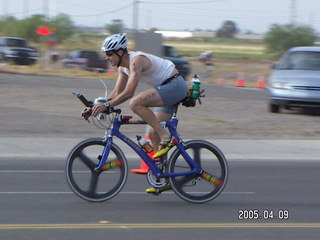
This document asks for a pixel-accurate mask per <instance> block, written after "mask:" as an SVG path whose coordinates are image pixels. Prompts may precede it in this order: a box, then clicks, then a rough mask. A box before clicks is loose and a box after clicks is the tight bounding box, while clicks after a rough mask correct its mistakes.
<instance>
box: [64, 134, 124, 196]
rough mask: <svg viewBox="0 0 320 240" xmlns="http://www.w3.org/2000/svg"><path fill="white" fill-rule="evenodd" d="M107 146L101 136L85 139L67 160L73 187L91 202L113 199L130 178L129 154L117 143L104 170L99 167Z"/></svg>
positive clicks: (77, 193)
mask: <svg viewBox="0 0 320 240" xmlns="http://www.w3.org/2000/svg"><path fill="white" fill-rule="evenodd" d="M104 147H105V142H103V141H102V139H100V138H91V139H87V140H84V141H82V142H80V143H79V144H78V145H76V146H75V147H74V148H73V150H72V151H71V152H70V154H69V156H68V160H67V163H66V170H65V172H66V178H67V182H68V184H69V186H70V188H71V190H72V191H73V192H74V193H75V194H76V195H77V196H79V197H80V198H82V199H84V200H87V201H90V202H102V201H106V200H109V199H111V198H113V197H114V196H116V195H117V194H118V193H119V192H120V191H121V189H122V188H123V186H124V185H125V183H126V180H127V177H128V163H127V160H126V158H125V155H124V154H123V152H122V151H121V149H120V148H119V147H118V146H117V145H116V144H114V143H112V145H111V149H110V153H109V156H108V159H107V162H106V165H105V167H104V168H103V169H104V170H99V171H96V170H95V167H96V166H97V165H98V162H99V158H100V156H101V154H102V152H103V149H104ZM106 169H108V170H107V171H106Z"/></svg>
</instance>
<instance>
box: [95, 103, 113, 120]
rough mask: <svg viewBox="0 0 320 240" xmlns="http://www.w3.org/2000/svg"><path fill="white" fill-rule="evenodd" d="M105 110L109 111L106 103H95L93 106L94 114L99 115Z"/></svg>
mask: <svg viewBox="0 0 320 240" xmlns="http://www.w3.org/2000/svg"><path fill="white" fill-rule="evenodd" d="M103 112H106V113H108V112H109V107H107V106H106V105H105V104H95V105H94V106H93V107H92V114H91V115H92V116H94V117H95V116H97V115H98V114H99V113H103Z"/></svg>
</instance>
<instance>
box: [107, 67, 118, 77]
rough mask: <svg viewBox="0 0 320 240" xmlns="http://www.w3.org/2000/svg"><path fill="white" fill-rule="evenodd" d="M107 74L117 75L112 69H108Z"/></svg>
mask: <svg viewBox="0 0 320 240" xmlns="http://www.w3.org/2000/svg"><path fill="white" fill-rule="evenodd" d="M107 73H108V74H110V75H114V74H116V71H115V70H113V69H111V68H110V69H108V71H107Z"/></svg>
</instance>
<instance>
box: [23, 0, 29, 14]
mask: <svg viewBox="0 0 320 240" xmlns="http://www.w3.org/2000/svg"><path fill="white" fill-rule="evenodd" d="M23 3H24V5H23V17H24V18H27V17H28V16H29V0H24V2H23Z"/></svg>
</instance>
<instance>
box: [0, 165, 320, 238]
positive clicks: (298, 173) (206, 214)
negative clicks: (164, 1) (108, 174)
mask: <svg viewBox="0 0 320 240" xmlns="http://www.w3.org/2000/svg"><path fill="white" fill-rule="evenodd" d="M129 162H130V165H131V167H132V164H133V162H134V161H129ZM64 164H65V162H64V161H63V160H61V159H47V160H45V161H44V160H32V159H19V160H16V159H10V160H3V159H2V160H1V171H0V182H1V191H0V212H1V215H0V238H1V239H12V240H13V239H24V240H29V239H30V240H31V239H32V240H34V239H57V240H58V239H59V240H63V239H88V238H92V239H141V240H147V239H150V237H151V236H152V239H162V238H164V237H165V238H166V239H186V240H189V239H190V240H191V239H296V240H300V239H317V238H318V236H319V233H320V216H319V214H318V213H319V201H320V190H319V188H318V183H319V174H318V172H319V170H320V164H319V163H318V162H308V161H307V162H306V161H283V162H274V161H271V162H267V161H250V162H246V161H241V162H238V161H230V162H229V167H230V178H229V181H228V185H227V187H226V189H225V190H224V192H223V193H222V195H220V196H219V197H218V198H217V199H215V200H214V201H212V202H210V203H207V204H200V205H198V204H190V203H187V202H184V201H183V200H181V199H180V198H178V197H177V196H176V195H175V194H174V193H173V192H168V193H163V194H161V195H160V196H153V195H148V194H146V193H144V189H145V188H146V187H148V185H147V183H146V179H145V176H144V175H136V174H133V173H130V174H129V177H128V181H127V185H126V187H125V188H124V189H123V191H122V192H121V193H120V194H119V195H117V196H116V197H115V198H113V199H111V200H109V201H107V202H102V203H89V202H86V201H84V200H82V199H80V198H78V197H76V196H75V195H74V194H73V193H71V191H70V189H69V187H68V186H67V184H66V181H65V176H64ZM252 211H258V213H259V217H261V218H259V219H257V220H254V219H246V218H248V217H250V213H249V212H252ZM248 214H249V215H248ZM272 214H273V217H276V218H277V219H271V215H272ZM241 218H244V219H241ZM280 218H283V219H280Z"/></svg>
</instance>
